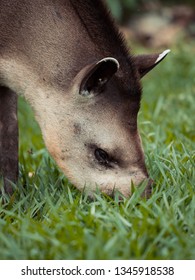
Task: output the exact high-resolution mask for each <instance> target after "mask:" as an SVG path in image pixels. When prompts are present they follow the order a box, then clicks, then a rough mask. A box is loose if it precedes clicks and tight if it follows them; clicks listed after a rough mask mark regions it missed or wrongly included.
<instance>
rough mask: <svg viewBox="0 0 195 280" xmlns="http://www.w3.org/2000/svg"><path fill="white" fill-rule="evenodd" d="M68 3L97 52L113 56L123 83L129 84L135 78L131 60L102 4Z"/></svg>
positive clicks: (73, 0)
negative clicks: (116, 60) (120, 71)
mask: <svg viewBox="0 0 195 280" xmlns="http://www.w3.org/2000/svg"><path fill="white" fill-rule="evenodd" d="M70 2H71V4H72V6H73V7H74V9H75V11H76V13H77V15H78V16H79V18H80V21H81V23H82V24H83V25H84V26H85V29H86V30H87V32H88V34H89V36H90V38H91V40H92V41H93V42H94V43H95V44H96V46H97V51H98V49H99V52H100V53H101V54H102V55H103V56H105V57H106V56H114V57H115V58H116V59H118V61H119V63H120V68H121V70H122V72H123V82H127V83H128V84H129V78H130V77H131V76H133V77H134V78H135V76H136V72H135V65H134V62H133V58H132V56H131V55H130V54H129V51H128V49H127V46H126V44H125V40H124V38H123V35H122V34H121V33H120V32H119V30H118V27H117V26H116V24H115V21H114V19H113V18H112V17H111V15H110V12H109V11H108V9H107V7H106V5H105V4H104V2H103V1H101V0H85V1H83V0H70ZM127 72H128V77H127V76H126V74H127ZM120 78H122V77H120ZM126 86H127V84H126ZM129 86H130V85H129Z"/></svg>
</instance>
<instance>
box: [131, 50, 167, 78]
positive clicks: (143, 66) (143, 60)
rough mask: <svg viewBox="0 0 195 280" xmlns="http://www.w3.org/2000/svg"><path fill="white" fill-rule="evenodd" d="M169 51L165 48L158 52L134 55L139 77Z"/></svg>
mask: <svg viewBox="0 0 195 280" xmlns="http://www.w3.org/2000/svg"><path fill="white" fill-rule="evenodd" d="M169 52H170V50H166V51H164V52H162V53H159V54H149V55H147V54H146V55H138V56H135V64H136V66H137V69H138V72H139V74H140V77H141V78H142V77H143V76H145V75H146V74H147V73H148V72H149V71H150V70H152V69H153V68H154V67H155V66H156V65H158V64H159V63H160V62H161V61H162V60H163V59H164V58H165V57H166V56H167V54H168V53H169Z"/></svg>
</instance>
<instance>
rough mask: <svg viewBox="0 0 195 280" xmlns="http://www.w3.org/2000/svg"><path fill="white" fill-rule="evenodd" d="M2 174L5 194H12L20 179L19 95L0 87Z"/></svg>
mask: <svg viewBox="0 0 195 280" xmlns="http://www.w3.org/2000/svg"><path fill="white" fill-rule="evenodd" d="M0 173H1V176H3V182H4V191H5V193H7V194H12V192H13V190H12V184H11V182H16V180H17V177H18V121H17V95H16V94H15V93H14V92H13V91H11V90H10V89H8V88H6V87H0Z"/></svg>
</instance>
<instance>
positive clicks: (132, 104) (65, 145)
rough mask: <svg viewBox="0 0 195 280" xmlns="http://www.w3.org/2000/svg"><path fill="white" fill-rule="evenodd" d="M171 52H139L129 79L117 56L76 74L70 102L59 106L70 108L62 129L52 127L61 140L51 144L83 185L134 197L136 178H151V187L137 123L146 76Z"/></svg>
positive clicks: (63, 165) (65, 168) (68, 171)
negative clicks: (132, 186) (132, 194)
mask: <svg viewBox="0 0 195 280" xmlns="http://www.w3.org/2000/svg"><path fill="white" fill-rule="evenodd" d="M167 53H168V51H165V52H163V53H162V54H156V55H143V56H138V57H133V58H132V62H131V63H133V69H134V71H133V72H132V73H134V74H133V77H129V80H128V79H127V73H125V74H124V71H122V70H120V62H119V61H118V60H116V59H115V58H113V57H107V58H103V59H101V60H99V61H96V62H94V63H92V64H90V65H87V66H86V67H84V68H83V69H81V70H80V71H79V72H78V74H77V75H76V77H75V79H74V80H73V82H72V84H71V86H70V88H69V89H68V93H67V94H66V100H65V101H64V104H59V111H62V109H60V108H61V107H60V106H63V108H64V109H63V110H64V112H63V113H62V112H60V115H61V116H62V117H61V121H59V120H58V125H60V129H57V128H56V129H57V130H56V133H55V127H56V126H58V125H57V124H56V126H55V125H52V127H51V130H53V137H54V135H56V136H55V137H54V138H55V139H53V137H52V139H53V143H54V142H55V144H52V143H48V145H47V146H48V149H49V150H50V152H51V154H52V155H53V157H54V158H55V160H56V162H57V163H58V165H59V166H60V167H61V169H62V170H63V171H64V173H65V174H66V175H67V177H68V178H69V179H70V181H71V182H72V183H73V184H75V186H77V187H78V188H79V189H84V188H86V189H89V190H90V191H91V192H93V191H94V190H95V189H96V188H99V189H100V190H101V191H103V192H104V193H107V194H108V195H113V193H114V191H115V190H119V191H120V192H121V193H122V194H123V195H125V196H129V195H130V194H131V185H132V182H133V184H134V185H138V184H140V183H141V182H143V181H146V183H147V184H148V186H147V188H146V192H149V191H150V179H149V176H148V172H147V170H146V166H145V162H144V154H143V150H142V144H141V140H140V135H139V132H138V127H137V114H138V111H139V108H140V99H141V87H140V78H141V77H143V76H144V75H145V74H146V73H147V72H148V71H150V70H151V69H152V68H153V67H154V66H156V65H157V64H158V63H159V62H160V61H161V60H162V59H163V58H164V57H165V56H166V54H167ZM56 123H57V122H56ZM56 137H57V138H58V139H56ZM50 140H51V139H50ZM50 140H48V141H46V143H47V142H50ZM56 143H58V147H56ZM54 146H55V148H54ZM52 147H53V148H52Z"/></svg>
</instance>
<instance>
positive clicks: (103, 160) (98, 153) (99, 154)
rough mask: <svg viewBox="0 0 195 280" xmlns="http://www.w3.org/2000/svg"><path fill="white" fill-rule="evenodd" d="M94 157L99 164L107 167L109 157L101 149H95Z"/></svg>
mask: <svg viewBox="0 0 195 280" xmlns="http://www.w3.org/2000/svg"><path fill="white" fill-rule="evenodd" d="M94 154H95V157H96V159H97V160H98V162H99V163H100V164H103V165H108V164H109V155H108V154H107V152H105V151H104V150H102V149H99V148H98V149H95V152H94Z"/></svg>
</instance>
